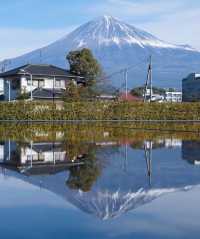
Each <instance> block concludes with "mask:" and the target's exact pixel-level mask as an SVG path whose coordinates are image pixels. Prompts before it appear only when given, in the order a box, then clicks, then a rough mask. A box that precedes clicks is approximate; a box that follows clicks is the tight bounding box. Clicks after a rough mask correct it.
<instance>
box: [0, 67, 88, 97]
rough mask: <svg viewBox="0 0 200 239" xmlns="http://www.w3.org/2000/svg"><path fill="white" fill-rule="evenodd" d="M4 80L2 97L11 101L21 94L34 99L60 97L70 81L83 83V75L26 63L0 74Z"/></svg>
mask: <svg viewBox="0 0 200 239" xmlns="http://www.w3.org/2000/svg"><path fill="white" fill-rule="evenodd" d="M0 78H3V81H4V99H5V100H6V101H13V100H16V99H18V97H19V96H20V95H22V94H26V95H28V97H29V98H30V99H31V100H34V99H46V100H48V99H52V98H54V99H60V98H62V97H63V93H64V91H65V89H66V87H67V85H68V83H69V82H70V81H73V82H74V83H75V84H84V79H83V77H79V76H75V75H72V74H70V73H69V71H67V70H65V69H62V68H59V67H57V66H53V65H33V64H27V65H24V66H21V67H18V68H15V69H13V70H10V71H7V72H4V73H1V74H0Z"/></svg>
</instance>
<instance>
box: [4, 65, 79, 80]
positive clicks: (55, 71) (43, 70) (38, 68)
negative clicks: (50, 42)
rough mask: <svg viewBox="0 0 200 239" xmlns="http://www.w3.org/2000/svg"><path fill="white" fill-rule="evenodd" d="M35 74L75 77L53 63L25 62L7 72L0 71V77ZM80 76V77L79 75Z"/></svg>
mask: <svg viewBox="0 0 200 239" xmlns="http://www.w3.org/2000/svg"><path fill="white" fill-rule="evenodd" d="M24 74H25V75H29V74H31V75H36V76H60V77H69V78H70V77H71V78H73V77H75V78H76V76H74V75H72V74H70V73H69V71H68V70H65V69H62V68H59V67H57V66H53V65H32V64H27V65H24V66H21V67H18V68H15V69H12V70H9V71H7V72H4V73H1V74H0V78H4V77H10V76H15V75H24ZM79 78H80V77H79Z"/></svg>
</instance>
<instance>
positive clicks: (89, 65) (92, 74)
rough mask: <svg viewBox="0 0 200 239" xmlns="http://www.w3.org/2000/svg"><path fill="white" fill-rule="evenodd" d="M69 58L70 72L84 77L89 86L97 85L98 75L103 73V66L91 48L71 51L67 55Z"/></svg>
mask: <svg viewBox="0 0 200 239" xmlns="http://www.w3.org/2000/svg"><path fill="white" fill-rule="evenodd" d="M67 60H68V62H69V65H70V73H71V74H74V75H77V76H82V77H84V78H85V82H86V86H87V87H92V86H93V85H95V83H96V81H97V79H98V77H100V76H101V74H102V70H101V66H100V64H99V63H98V61H97V60H96V59H95V58H94V56H93V54H92V52H91V51H90V49H87V48H84V49H82V50H77V51H71V52H69V54H68V55H67Z"/></svg>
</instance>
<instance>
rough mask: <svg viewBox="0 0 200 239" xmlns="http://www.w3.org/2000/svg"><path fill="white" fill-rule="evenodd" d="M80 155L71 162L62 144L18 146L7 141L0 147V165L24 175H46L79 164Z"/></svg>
mask: <svg viewBox="0 0 200 239" xmlns="http://www.w3.org/2000/svg"><path fill="white" fill-rule="evenodd" d="M82 159H83V157H81V155H80V156H79V157H77V158H76V160H74V161H71V160H69V158H68V155H67V152H66V151H65V150H64V149H63V145H62V143H49V142H47V143H30V144H23V145H18V144H17V143H15V142H11V141H7V142H5V143H4V144H2V145H1V147H0V163H1V164H2V165H4V166H7V167H9V168H10V167H11V168H14V169H16V170H19V171H20V172H22V173H25V174H48V173H55V172H58V171H60V170H63V169H65V168H66V167H67V166H69V165H74V164H76V163H80V161H81V160H82Z"/></svg>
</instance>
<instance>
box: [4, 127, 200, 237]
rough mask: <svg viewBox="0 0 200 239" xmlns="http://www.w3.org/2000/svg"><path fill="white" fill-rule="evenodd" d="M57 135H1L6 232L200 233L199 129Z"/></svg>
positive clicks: (65, 234)
mask: <svg viewBox="0 0 200 239" xmlns="http://www.w3.org/2000/svg"><path fill="white" fill-rule="evenodd" d="M94 133H95V132H94ZM2 135H3V134H2ZM5 135H7V134H6V132H5ZM55 135H56V136H55V137H54V139H52V138H51V137H47V136H48V132H45V133H41V132H40V133H38V132H35V133H34V134H32V135H31V136H29V137H23V138H20V139H19V138H18V137H10V138H9V137H8V136H5V137H3V136H1V142H0V235H1V238H4V239H7V238H9V239H11V238H12V239H13V238H16V239H18V238H19V239H23V238H37V239H43V238H49V239H50V238H59V239H62V238H70V239H73V238H77V239H79V238H81V239H83V238H92V239H93V238H94V239H98V238H101V239H102V238H105V239H106V238H123V239H124V238H137V239H138V238H199V235H200V206H199V205H200V140H198V137H196V138H193V137H192V139H191V137H187V135H186V136H185V135H184V136H182V135H170V134H167V135H166V134H163V135H157V133H154V134H152V133H151V136H149V135H148V133H147V134H144V132H143V131H142V132H141V133H140V131H137V136H135V137H124V136H123V137H121V136H120V134H118V135H117V136H116V135H115V137H113V136H112V137H110V133H109V132H107V131H102V137H100V138H99V139H98V140H97V139H94V138H92V139H91V137H85V138H84V139H82V140H77V139H78V137H79V133H77V134H76V135H73V136H72V135H69V134H68V135H66V134H64V133H63V132H61V131H58V132H55Z"/></svg>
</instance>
